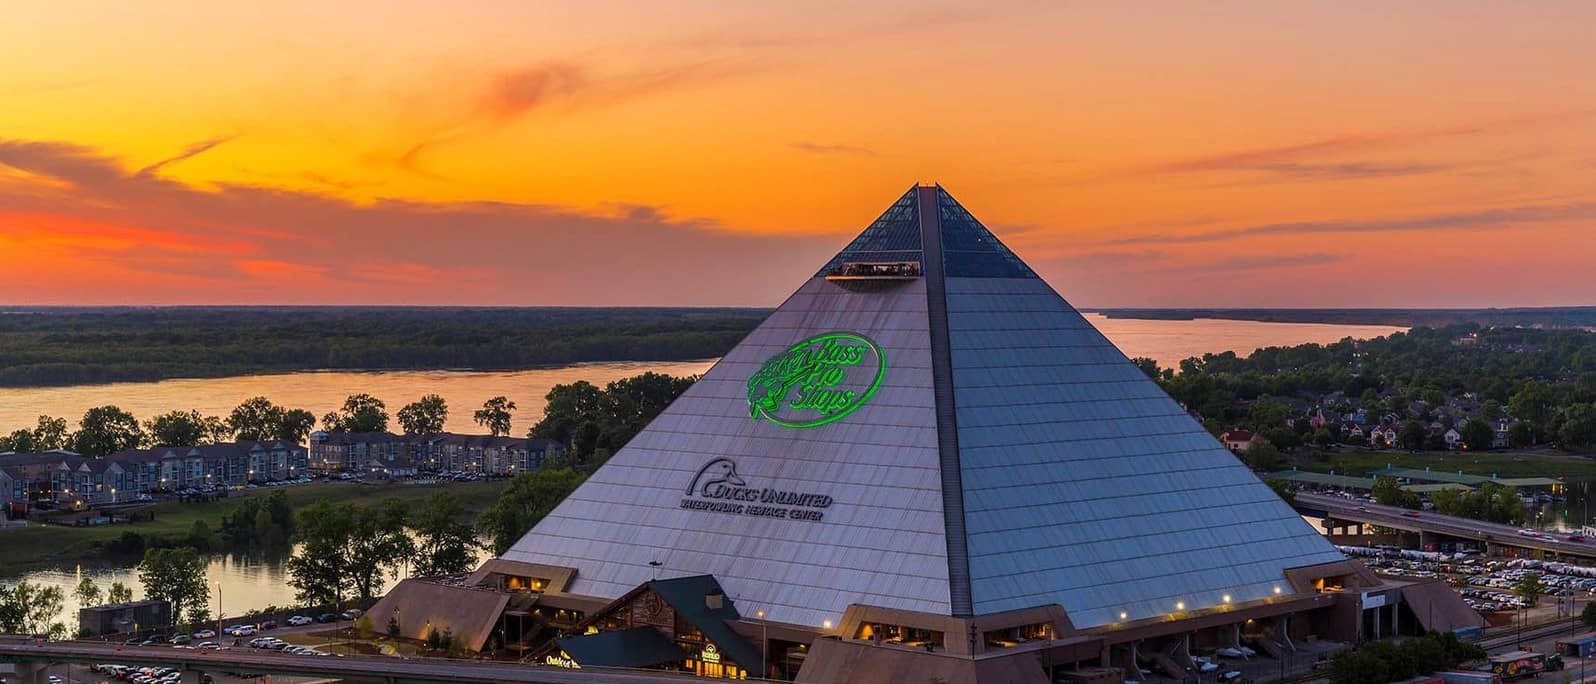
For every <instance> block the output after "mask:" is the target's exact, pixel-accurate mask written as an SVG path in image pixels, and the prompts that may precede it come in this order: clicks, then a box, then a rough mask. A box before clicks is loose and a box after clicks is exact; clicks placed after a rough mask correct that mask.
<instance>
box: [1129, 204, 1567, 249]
mask: <svg viewBox="0 0 1596 684" xmlns="http://www.w3.org/2000/svg"><path fill="white" fill-rule="evenodd" d="M1593 219H1596V202H1577V203H1570V204H1546V205H1527V206H1518V207H1505V208H1500V209H1485V210H1481V211H1470V212H1455V213H1440V214H1428V215H1423V216H1413V217H1408V218H1392V219H1370V220H1363V221H1302V222H1294V223H1270V224H1264V225H1256V226H1244V227H1241V228H1227V229H1224V230H1213V231H1206V232H1199V233H1189V234H1152V235H1136V236H1130V237H1122V238H1116V239H1113V240H1106V241H1104V242H1101V243H1099V244H1102V245H1113V246H1127V245H1172V244H1193V243H1205V242H1223V241H1227V240H1239V239H1244V238H1252V237H1263V236H1274V235H1324V234H1334V233H1348V234H1352V233H1393V232H1411V231H1431V230H1437V231H1438V230H1451V231H1487V230H1508V229H1511V228H1514V227H1515V226H1521V225H1524V224H1539V223H1549V222H1556V221H1580V220H1593Z"/></svg>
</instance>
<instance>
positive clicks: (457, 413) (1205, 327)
mask: <svg viewBox="0 0 1596 684" xmlns="http://www.w3.org/2000/svg"><path fill="white" fill-rule="evenodd" d="M1087 319H1088V320H1090V321H1091V322H1092V324H1093V325H1095V326H1097V328H1098V329H1099V330H1101V331H1102V332H1103V334H1104V335H1106V336H1107V337H1108V338H1109V339H1110V340H1112V341H1113V342H1114V344H1116V345H1118V346H1119V348H1120V349H1121V350H1123V351H1124V352H1125V354H1126V355H1127V356H1131V357H1137V356H1145V357H1150V358H1153V359H1156V360H1157V361H1158V363H1159V365H1161V366H1173V365H1175V364H1177V363H1179V362H1180V360H1181V359H1184V358H1187V357H1191V356H1200V355H1202V354H1204V353H1219V352H1224V351H1234V352H1236V353H1238V354H1248V353H1251V352H1252V350H1254V349H1257V348H1259V347H1272V346H1286V345H1294V344H1302V343H1305V342H1319V343H1327V342H1334V341H1336V340H1340V339H1342V338H1345V337H1353V338H1359V339H1366V338H1371V337H1379V336H1382V335H1387V334H1390V333H1392V332H1396V331H1399V330H1402V328H1396V327H1389V326H1367V325H1321V324H1303V323H1258V322H1252V321H1226V320H1208V319H1199V320H1191V321H1155V320H1135V319H1110V318H1107V317H1105V316H1102V315H1100V314H1088V315H1087ZM713 364H714V360H713V359H706V360H702V361H685V362H675V363H592V364H581V365H576V366H569V367H563V368H544V369H535V370H524V371H511V372H474V371H382V372H348V371H328V372H309V373H285V374H275V375H255V376H243V377H231V378H208V379H197V380H166V381H163V382H149V383H115V384H109V385H84V386H74V387H47V388H36V389H0V431H4V432H9V431H11V430H13V429H16V428H20V427H31V426H32V424H33V422H34V420H35V418H36V417H37V416H39V415H40V414H47V415H52V416H64V417H67V418H69V419H71V420H73V421H74V422H75V421H76V418H77V417H78V416H81V415H83V412H84V411H85V410H87V409H89V408H90V407H94V406H101V405H104V404H115V405H117V406H120V407H122V408H123V409H126V410H128V411H131V412H133V414H134V415H136V416H138V417H140V418H148V417H151V416H154V415H157V414H160V413H164V412H166V411H170V410H173V409H183V410H187V409H199V410H200V411H202V412H204V413H206V414H212V415H226V414H227V413H228V412H229V411H231V410H232V408H233V407H234V406H237V405H238V404H239V402H242V401H243V400H245V399H248V398H249V397H253V396H257V395H264V396H266V397H269V398H271V400H272V401H274V402H277V403H278V404H282V405H285V406H290V407H295V408H305V409H309V410H311V411H312V412H314V413H315V414H316V415H318V416H319V415H321V414H323V413H326V412H327V411H331V410H333V409H335V408H337V407H338V405H339V404H341V403H342V402H343V398H344V397H345V396H347V395H349V394H352V393H356V392H366V393H369V394H373V395H375V396H377V397H379V398H381V399H382V400H383V401H385V402H387V404H388V408H389V411H390V412H392V411H395V410H397V409H398V407H399V406H402V405H403V404H405V403H408V402H411V401H414V400H415V399H416V398H418V397H420V396H421V395H423V394H439V395H442V396H443V397H444V398H445V399H446V400H447V401H448V403H449V406H450V407H451V409H452V410H451V411H450V416H449V422H448V426H447V428H448V429H449V430H452V431H457V432H480V430H479V429H478V428H477V426H476V425H474V424H473V423H472V422H471V412H472V411H473V410H475V409H476V408H477V407H478V406H480V405H481V404H482V402H483V401H484V400H486V399H488V398H490V397H494V396H499V395H503V396H507V397H509V398H511V399H513V400H514V401H515V402H516V404H517V406H518V408H517V411H516V414H515V415H516V421H515V432H516V433H521V432H523V431H525V430H526V429H527V428H528V427H529V426H530V425H531V424H532V423H533V422H534V421H535V420H536V419H537V418H538V417H540V416H541V415H542V412H543V403H544V401H543V397H544V395H546V394H547V393H548V391H549V389H550V388H552V387H554V386H555V385H557V384H562V383H571V382H575V381H577V380H586V381H588V382H591V383H594V384H596V385H603V384H604V383H607V382H610V381H612V380H618V379H620V378H624V377H627V376H630V375H635V374H637V373H641V372H643V371H657V372H661V373H669V374H671V375H693V374H699V373H703V372H704V371H705V370H708V369H709V367H710V366H711V365H713ZM3 534H4V533H0V561H3V560H4V559H3V555H4V545H3V544H4V537H3ZM282 560H283V559H282V558H250V557H242V556H231V555H224V556H216V557H213V558H212V559H211V561H210V566H209V568H208V570H207V576H208V579H209V580H210V584H211V586H212V588H213V590H214V588H215V587H216V586H217V585H218V584H219V585H221V587H222V610H224V611H225V612H226V613H228V614H231V615H237V614H239V613H241V612H243V611H245V610H248V609H257V608H264V607H266V606H268V605H277V606H287V605H292V604H293V602H294V597H293V593H294V591H293V588H292V587H290V586H289V585H288V581H287V580H288V576H287V571H286V570H285V568H284V567H283V563H282ZM84 574H87V575H89V576H92V577H94V578H95V580H96V582H98V583H99V585H100V586H101V588H102V590H103V589H104V588H105V587H108V586H110V583H111V582H113V581H119V582H123V583H124V584H127V585H128V586H129V587H131V588H133V589H134V592H135V595H139V594H140V593H141V589H140V588H139V586H138V577H137V573H136V572H134V570H133V569H132V568H129V567H92V568H91V567H82V568H80V567H75V566H74V567H62V568H57V569H54V570H46V571H39V572H33V573H29V574H28V575H26V576H25V577H26V579H28V580H30V581H34V582H42V583H45V584H49V585H55V586H60V587H62V588H63V590H65V591H66V592H67V594H68V600H67V603H68V609H69V610H68V612H67V613H66V614H67V615H75V614H76V609H77V606H76V602H74V601H73V600H72V599H71V598H70V596H71V589H72V587H74V586H76V584H77V582H78V579H79V577H81V576H82V575H84ZM0 581H7V580H6V579H3V578H0Z"/></svg>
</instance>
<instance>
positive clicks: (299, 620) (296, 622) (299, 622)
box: [288, 615, 315, 627]
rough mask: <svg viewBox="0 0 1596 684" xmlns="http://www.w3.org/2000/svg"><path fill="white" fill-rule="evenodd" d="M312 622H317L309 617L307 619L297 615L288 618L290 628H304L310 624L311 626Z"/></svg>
mask: <svg viewBox="0 0 1596 684" xmlns="http://www.w3.org/2000/svg"><path fill="white" fill-rule="evenodd" d="M312 622H315V620H312V619H310V618H308V617H305V616H303V615H295V616H293V617H291V618H288V626H290V627H304V626H305V625H308V624H310V623H312Z"/></svg>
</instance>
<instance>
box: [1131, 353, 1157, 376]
mask: <svg viewBox="0 0 1596 684" xmlns="http://www.w3.org/2000/svg"><path fill="white" fill-rule="evenodd" d="M1131 363H1134V364H1136V367H1137V368H1140V369H1142V372H1143V373H1146V374H1147V377H1149V378H1152V379H1154V380H1157V379H1158V377H1159V376H1160V375H1162V374H1163V373H1162V371H1160V370H1159V368H1158V361H1157V360H1156V359H1150V358H1147V357H1145V356H1138V357H1136V358H1134V359H1131Z"/></svg>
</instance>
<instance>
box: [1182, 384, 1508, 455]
mask: <svg viewBox="0 0 1596 684" xmlns="http://www.w3.org/2000/svg"><path fill="white" fill-rule="evenodd" d="M1269 400H1270V401H1276V402H1282V403H1285V404H1286V405H1288V406H1289V407H1290V408H1292V409H1294V415H1293V414H1288V415H1287V416H1286V417H1285V426H1284V427H1285V428H1286V429H1288V430H1291V431H1294V432H1295V433H1296V434H1298V435H1299V436H1300V437H1301V439H1302V440H1303V441H1309V440H1310V439H1312V438H1313V437H1314V435H1316V434H1323V435H1327V436H1329V438H1330V440H1331V441H1333V442H1335V443H1339V444H1345V445H1356V446H1368V447H1371V448H1375V449H1385V448H1396V447H1397V446H1398V445H1399V443H1400V439H1401V434H1402V431H1403V429H1404V427H1406V426H1408V425H1409V424H1413V423H1417V425H1418V426H1419V427H1420V428H1421V429H1422V430H1423V448H1425V449H1432V450H1434V449H1474V448H1480V447H1478V446H1477V445H1474V444H1469V443H1468V439H1467V438H1466V437H1465V436H1464V433H1463V427H1464V425H1465V424H1467V423H1469V422H1472V421H1479V422H1481V423H1483V424H1484V425H1485V426H1486V427H1488V428H1489V429H1490V432H1491V443H1490V446H1489V448H1492V449H1500V448H1505V447H1508V446H1519V445H1518V444H1515V443H1514V440H1513V431H1514V425H1515V424H1517V423H1518V421H1516V420H1514V419H1513V418H1511V417H1507V416H1501V415H1498V416H1497V417H1494V418H1491V417H1487V415H1486V414H1487V413H1488V412H1487V411H1486V409H1485V407H1484V406H1483V404H1482V403H1481V402H1478V401H1476V400H1475V398H1474V396H1473V395H1472V394H1465V395H1463V396H1461V397H1448V398H1447V399H1446V400H1445V401H1444V402H1443V403H1440V404H1438V405H1435V406H1431V405H1429V404H1428V403H1427V402H1425V401H1422V400H1415V401H1412V402H1410V403H1409V404H1408V405H1407V407H1406V409H1405V410H1404V411H1403V412H1401V413H1397V412H1379V411H1370V410H1368V409H1365V408H1355V409H1354V408H1346V407H1345V405H1346V404H1347V403H1351V402H1352V401H1356V400H1352V399H1350V398H1347V397H1343V396H1341V395H1340V393H1331V394H1330V395H1329V396H1326V397H1321V398H1320V403H1318V404H1317V405H1313V404H1310V405H1309V406H1307V407H1306V408H1304V407H1302V406H1301V404H1300V400H1287V399H1279V398H1269ZM1241 403H1243V404H1247V403H1248V402H1241ZM1291 404H1297V405H1296V406H1290V405H1291ZM1337 405H1339V406H1337ZM1333 407H1335V408H1333ZM1189 413H1191V415H1192V417H1193V418H1196V419H1197V420H1202V415H1201V414H1199V413H1197V412H1195V411H1189ZM1253 427H1255V428H1256V427H1258V426H1256V425H1254V426H1253ZM1519 427H1520V428H1522V427H1524V426H1522V425H1520V426H1519ZM1263 432H1265V433H1267V434H1269V435H1270V436H1271V437H1272V436H1274V434H1275V433H1273V432H1269V431H1268V430H1263ZM1262 436H1263V435H1260V434H1257V433H1255V432H1254V431H1252V430H1247V429H1244V428H1241V427H1232V428H1230V429H1228V430H1224V431H1222V432H1220V433H1219V440H1220V441H1221V442H1224V444H1225V446H1226V447H1228V448H1229V449H1230V450H1231V451H1234V452H1237V453H1242V452H1245V451H1247V449H1248V448H1250V447H1251V446H1252V444H1253V442H1254V441H1256V440H1258V439H1259V438H1260V437H1262ZM1271 441H1274V440H1272V439H1271Z"/></svg>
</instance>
